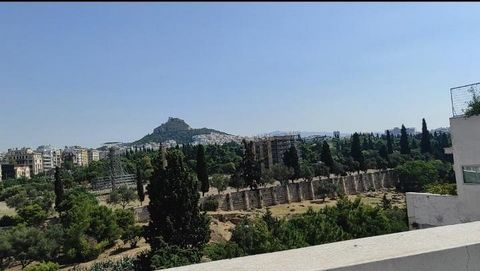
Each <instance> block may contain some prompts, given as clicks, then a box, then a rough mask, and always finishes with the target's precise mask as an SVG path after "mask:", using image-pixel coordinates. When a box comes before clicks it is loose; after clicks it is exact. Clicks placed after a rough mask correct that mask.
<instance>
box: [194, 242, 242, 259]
mask: <svg viewBox="0 0 480 271" xmlns="http://www.w3.org/2000/svg"><path fill="white" fill-rule="evenodd" d="M203 255H205V256H206V257H208V258H209V259H211V260H213V261H217V260H222V259H230V258H235V257H241V256H244V255H245V252H244V251H243V250H242V248H241V247H240V246H239V245H238V244H236V243H233V242H223V243H218V244H208V245H206V246H205V248H204V249H203Z"/></svg>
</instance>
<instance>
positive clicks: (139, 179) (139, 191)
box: [136, 166, 145, 206]
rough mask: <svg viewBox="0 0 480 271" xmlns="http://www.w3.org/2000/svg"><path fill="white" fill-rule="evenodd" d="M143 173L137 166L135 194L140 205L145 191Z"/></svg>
mask: <svg viewBox="0 0 480 271" xmlns="http://www.w3.org/2000/svg"><path fill="white" fill-rule="evenodd" d="M142 176H143V174H142V171H141V169H140V167H139V166H137V175H136V177H137V196H138V200H139V201H140V206H141V205H142V203H143V201H144V200H145V191H144V190H143V178H142Z"/></svg>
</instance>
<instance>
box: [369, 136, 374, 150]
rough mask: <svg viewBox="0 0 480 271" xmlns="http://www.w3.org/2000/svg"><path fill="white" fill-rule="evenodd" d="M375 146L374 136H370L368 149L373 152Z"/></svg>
mask: <svg viewBox="0 0 480 271" xmlns="http://www.w3.org/2000/svg"><path fill="white" fill-rule="evenodd" d="M374 148H375V146H374V145H373V140H372V135H369V136H368V149H369V150H373V149H374Z"/></svg>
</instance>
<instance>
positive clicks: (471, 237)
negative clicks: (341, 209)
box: [167, 222, 480, 271]
mask: <svg viewBox="0 0 480 271" xmlns="http://www.w3.org/2000/svg"><path fill="white" fill-rule="evenodd" d="M167 270H170V271H187V270H189V271H324V270H335V271H353V270H355V271H411V270H415V271H431V270H435V271H444V270H445V271H447V270H448V271H450V270H466V271H473V270H480V222H471V223H464V224H456V225H450V226H442V227H435V228H429V229H423V230H415V231H409V232H401V233H394V234H388V235H380V236H374V237H368V238H361V239H354V240H348V241H342V242H336V243H330V244H324V245H319V246H311V247H306V248H299V249H292V250H286V251H279V252H274V253H266V254H259V255H253V256H247V257H240V258H234V259H229V260H221V261H214V262H208V263H201V264H196V265H189V266H183V267H177V268H171V269H167Z"/></svg>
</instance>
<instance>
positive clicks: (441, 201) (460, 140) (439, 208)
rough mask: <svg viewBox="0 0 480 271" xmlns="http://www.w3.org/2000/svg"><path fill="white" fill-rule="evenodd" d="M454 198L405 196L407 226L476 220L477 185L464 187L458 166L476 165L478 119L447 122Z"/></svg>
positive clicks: (479, 214)
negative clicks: (454, 181)
mask: <svg viewBox="0 0 480 271" xmlns="http://www.w3.org/2000/svg"><path fill="white" fill-rule="evenodd" d="M450 131H451V136H452V148H451V150H452V151H453V160H454V164H453V169H454V170H455V180H456V184H457V193H458V196H440V195H433V194H428V193H407V198H406V200H407V211H408V218H409V223H410V226H412V224H418V225H419V226H420V227H421V228H422V227H431V226H441V225H451V224H455V223H463V222H469V221H477V220H480V184H468V183H467V184H466V183H464V180H463V171H462V166H472V165H480V116H473V117H469V118H465V117H464V116H457V117H453V118H450Z"/></svg>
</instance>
